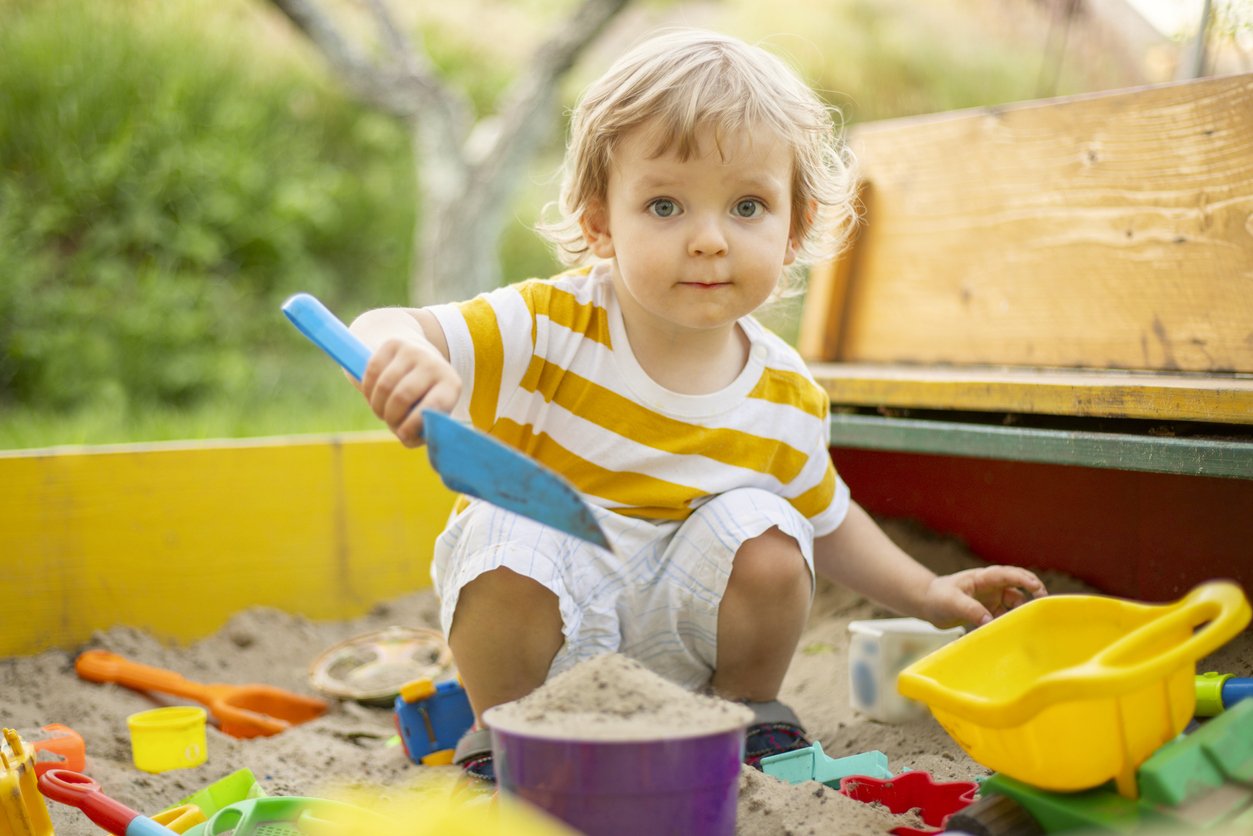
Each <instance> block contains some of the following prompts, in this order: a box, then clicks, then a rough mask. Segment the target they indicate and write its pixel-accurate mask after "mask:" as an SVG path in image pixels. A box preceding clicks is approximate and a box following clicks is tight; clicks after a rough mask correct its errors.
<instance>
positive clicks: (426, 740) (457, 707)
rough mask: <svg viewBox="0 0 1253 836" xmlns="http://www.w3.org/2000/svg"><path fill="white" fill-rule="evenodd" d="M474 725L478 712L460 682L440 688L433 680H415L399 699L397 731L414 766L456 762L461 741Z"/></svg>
mask: <svg viewBox="0 0 1253 836" xmlns="http://www.w3.org/2000/svg"><path fill="white" fill-rule="evenodd" d="M473 725H474V710H473V709H471V708H470V700H469V698H468V697H466V689H465V688H463V687H461V683H460V682H457V681H456V680H448V681H447V682H441V683H439V684H438V685H436V684H434V683H433V682H431V680H429V679H415V680H414V681H413V682H410V683H409V684H407V685H405V686H404V687H403V688H401V689H400V694H399V695H398V696H397V697H396V729H397V730H398V731H399V732H400V742H401V743H403V744H404V746H405V754H406V755H408V756H409V760H411V761H413V762H414V763H420V764H424V765H426V766H442V765H446V764H450V763H452V756H453V750H454V749H455V748H456V746H457V741H458V740H460V739H461V736H462V735H463V734H465V733H466V732H467V731H469V730H470V727H471V726H473Z"/></svg>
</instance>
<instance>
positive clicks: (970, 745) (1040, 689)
mask: <svg viewBox="0 0 1253 836" xmlns="http://www.w3.org/2000/svg"><path fill="white" fill-rule="evenodd" d="M1250 614H1251V613H1250V608H1249V602H1248V599H1247V598H1246V597H1245V595H1244V592H1243V591H1242V590H1241V589H1240V587H1239V586H1238V585H1236V584H1234V583H1231V582H1229V581H1212V582H1209V583H1204V584H1201V585H1200V586H1198V587H1196V588H1195V589H1193V590H1192V591H1191V592H1190V593H1188V594H1187V595H1186V596H1184V597H1183V598H1181V599H1180V600H1178V601H1175V602H1173V603H1170V604H1143V603H1138V602H1133V601H1125V600H1120V599H1117V598H1108V597H1103V596H1096V595H1051V596H1048V597H1046V598H1040V599H1037V600H1035V601H1031V602H1029V603H1027V604H1024V605H1023V606H1021V607H1019V608H1018V609H1016V610H1013V611H1011V612H1009V613H1007V614H1005V615H1003V616H1001V617H1000V618H998V619H996V620H995V621H992V622H991V623H990V624H987V625H984V626H983V627H980V628H979V629H977V630H974V631H973V632H971V633H969V634H967V635H965V636H963V637H962V638H959V639H957V640H956V641H954V642H953V643H951V644H949V645H947V646H945V647H942V648H940V649H939V650H937V651H935V652H934V653H932V654H930V655H928V656H925V657H923V658H922V659H920V660H918V661H917V662H915V663H913V664H912V665H910V666H909V667H908V668H906V669H905V670H904V671H902V672H901V674H900V675H899V677H898V678H897V687H898V688H899V689H900V692H901V694H903V695H904V696H906V697H910V698H912V699H916V700H918V701H920V702H922V703H925V704H926V705H927V706H928V707H929V708H930V709H931V712H932V714H934V715H935V718H936V720H938V721H939V723H940V725H941V726H943V727H944V729H945V731H947V732H948V733H949V735H950V736H951V737H952V738H953V740H954V741H956V742H957V743H958V745H960V746H961V747H962V748H963V749H964V750H965V751H966V752H967V754H969V755H970V757H971V758H973V759H974V760H976V761H978V762H979V763H981V764H983V765H984V766H986V767H988V768H989V769H992V770H995V771H997V772H1000V773H1003V774H1005V775H1008V776H1009V777H1011V778H1015V779H1017V780H1019V781H1023V782H1024V783H1027V784H1031V785H1032V786H1035V787H1039V788H1041V789H1045V790H1052V791H1056V792H1071V791H1077V790H1084V789H1090V788H1092V787H1097V786H1100V785H1101V784H1104V783H1106V782H1107V781H1109V780H1111V779H1114V780H1115V781H1116V782H1117V786H1118V792H1119V794H1120V795H1122V796H1124V797H1127V798H1136V797H1138V795H1139V793H1138V789H1137V786H1136V778H1135V773H1136V769H1137V768H1138V767H1139V766H1140V764H1141V763H1142V762H1143V761H1144V760H1145V759H1147V758H1148V757H1149V755H1151V754H1152V753H1153V752H1154V751H1156V750H1157V749H1158V748H1160V747H1161V746H1162V745H1164V744H1165V743H1168V742H1169V741H1170V740H1172V739H1173V738H1174V737H1175V736H1177V735H1178V734H1179V733H1180V732H1181V731H1182V730H1183V728H1184V726H1186V725H1187V724H1188V722H1189V721H1190V720H1191V719H1192V716H1193V710H1194V708H1195V706H1196V686H1195V679H1194V678H1195V675H1196V662H1197V660H1198V659H1200V658H1201V657H1203V656H1205V655H1206V654H1208V653H1210V652H1211V651H1213V650H1215V649H1216V648H1218V647H1220V646H1221V645H1223V644H1224V643H1226V642H1227V641H1228V640H1229V639H1231V638H1232V637H1233V636H1235V635H1236V634H1237V633H1239V632H1240V630H1242V629H1243V628H1244V626H1245V625H1246V624H1248V623H1249V619H1250Z"/></svg>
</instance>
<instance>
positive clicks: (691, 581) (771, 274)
mask: <svg viewBox="0 0 1253 836" xmlns="http://www.w3.org/2000/svg"><path fill="white" fill-rule="evenodd" d="M851 194H852V183H851V174H850V172H849V168H848V162H847V158H846V155H845V152H844V150H843V148H842V146H841V145H840V143H839V140H838V136H837V132H836V127H835V124H834V120H833V117H832V110H831V109H830V108H829V107H827V106H825V105H824V104H823V103H822V102H821V101H820V100H819V99H818V98H817V97H816V96H815V95H814V94H813V92H812V91H811V90H809V89H808V88H807V87H806V85H804V84H803V83H802V82H801V81H800V80H799V79H798V78H797V77H796V75H795V74H794V73H793V72H792V71H791V70H789V69H788V68H787V66H786V65H785V64H783V63H782V62H781V61H780V60H779V59H778V58H776V57H774V56H772V55H771V54H770V53H768V52H766V51H764V50H762V49H759V48H757V47H754V46H750V45H747V44H745V43H743V42H742V41H739V40H736V39H734V38H730V37H724V36H721V35H717V34H713V33H708V32H701V31H690V30H683V31H676V32H670V33H667V34H664V35H662V36H659V37H655V38H652V39H650V40H648V41H646V42H644V43H643V44H642V45H640V46H639V47H637V48H636V49H634V50H633V51H631V52H629V53H628V54H626V55H625V56H623V57H622V58H621V59H620V60H619V61H618V62H617V63H616V64H615V65H614V66H613V67H612V68H611V69H610V70H609V71H608V72H607V73H606V74H605V75H604V76H603V77H602V78H601V79H600V80H598V81H596V82H595V83H594V84H593V85H592V86H591V87H590V89H588V91H587V92H586V93H585V94H584V96H583V98H582V99H581V101H580V102H579V104H578V106H577V108H576V109H575V111H574V114H573V122H572V126H571V135H570V141H569V148H568V153H567V158H566V165H565V172H564V182H563V185H562V193H561V202H560V209H561V217H560V218H559V219H558V220H557V221H556V222H555V223H553V224H551V225H549V226H548V227H547V228H546V229H545V231H546V233H547V234H548V235H549V236H550V237H551V238H552V239H553V240H554V241H555V242H556V244H557V245H558V248H559V250H560V252H561V253H562V254H563V256H564V257H565V260H566V261H567V262H568V263H569V264H571V265H573V267H572V269H570V270H569V271H567V272H564V273H562V274H560V275H558V276H556V277H555V278H551V279H546V280H538V279H535V280H530V281H525V282H522V283H520V284H515V285H512V286H509V287H505V288H501V289H498V290H495V291H492V292H490V293H486V294H482V295H480V296H478V297H476V298H474V299H471V300H469V301H464V302H458V303H451V304H439V305H432V306H430V307H426V308H419V309H401V308H383V309H378V310H373V311H369V312H367V313H365V314H363V315H362V316H361V317H359V318H358V319H357V320H356V321H355V322H354V323H353V324H352V331H353V332H354V333H355V334H357V335H358V336H359V337H360V338H361V339H362V340H363V341H364V342H365V343H366V344H367V345H369V346H370V347H371V349H372V350H373V352H374V354H373V356H372V358H371V359H370V362H369V366H368V368H367V371H366V374H365V376H364V379H363V380H362V382H361V384H360V385H361V390H362V392H363V393H364V395H365V397H366V398H367V399H368V400H369V402H370V405H371V407H372V409H373V410H374V412H375V413H376V414H377V415H378V416H379V417H380V418H381V419H382V420H383V421H385V422H386V423H387V425H388V426H389V427H390V428H391V430H392V431H393V432H394V433H395V434H396V436H397V437H398V438H399V439H400V440H401V441H402V442H404V443H405V444H406V445H409V446H414V445H417V444H420V443H421V432H422V421H421V416H420V414H419V408H431V409H437V410H440V411H445V412H449V413H451V414H452V415H453V416H454V417H457V418H459V419H462V420H467V421H469V422H471V423H472V424H473V425H474V426H475V427H477V428H479V429H480V430H483V431H485V432H487V433H489V434H491V435H493V436H494V437H496V438H498V439H500V440H502V441H504V442H506V443H508V444H510V445H512V446H514V447H516V448H518V449H519V450H522V451H523V452H525V453H527V454H528V455H530V456H532V457H533V458H535V459H536V460H538V461H539V462H542V463H543V464H545V465H547V466H549V467H551V468H553V469H555V470H557V471H558V472H560V473H562V474H563V475H564V476H565V477H566V478H567V479H569V481H570V482H571V483H573V485H574V486H575V487H576V488H577V489H578V490H579V491H580V492H581V493H582V494H583V495H584V497H585V498H586V499H587V500H588V502H589V503H590V504H591V505H592V506H593V510H594V512H595V513H596V515H597V517H598V520H599V522H600V524H601V527H602V528H603V529H604V531H605V533H606V535H607V537H608V538H609V541H610V542H611V543H612V544H613V550H612V551H609V550H605V549H602V548H599V547H596V546H591V545H589V544H587V543H584V542H583V541H581V540H578V539H575V538H573V537H570V536H567V535H565V534H563V533H561V532H558V531H556V530H554V529H551V528H548V527H545V526H542V525H540V524H538V523H535V522H533V521H531V520H528V519H525V518H523V517H520V516H518V515H515V514H512V513H510V512H508V511H504V510H501V509H499V508H496V507H494V506H492V505H489V504H487V503H484V502H482V501H479V500H464V499H463V500H462V501H460V502H459V504H458V507H457V508H456V510H455V512H454V514H453V516H452V518H451V519H450V522H449V524H448V526H447V528H446V529H445V531H444V532H443V533H442V534H441V535H440V537H439V539H438V541H437V543H436V546H435V556H434V564H433V566H432V574H433V577H434V580H435V588H436V591H437V593H438V595H439V596H440V602H441V619H442V623H443V628H444V630H445V631H446V633H447V635H448V641H449V645H450V646H451V648H452V651H453V655H454V657H455V660H456V664H457V667H458V670H459V672H460V675H461V678H462V681H463V683H464V684H465V688H466V691H467V693H468V695H469V698H470V702H471V705H472V706H473V708H474V711H475V714H476V716H481V715H482V712H483V711H485V710H486V709H488V708H490V707H492V706H494V705H498V704H500V703H503V702H506V701H509V700H514V699H517V698H520V697H522V696H525V695H526V694H528V693H530V692H531V691H533V690H534V689H536V688H537V687H539V686H540V685H542V684H543V683H544V682H545V680H546V679H547V678H548V677H550V676H552V675H554V674H556V673H558V672H560V671H563V670H565V669H567V668H569V667H571V666H572V665H574V664H576V663H577V662H579V661H581V660H583V659H586V658H589V657H591V656H594V655H596V654H601V653H609V652H620V653H623V654H625V655H627V656H629V657H631V658H634V659H637V660H638V661H640V662H641V663H642V664H644V665H645V666H647V667H648V668H650V669H651V670H653V671H655V672H656V673H658V674H660V675H662V676H664V677H666V678H668V679H670V680H673V681H674V682H677V683H679V684H681V685H683V686H686V687H688V688H690V689H708V690H710V691H712V692H713V693H715V694H718V695H720V696H722V697H725V698H727V699H731V700H737V701H742V702H744V703H745V704H747V705H748V706H749V707H750V708H751V709H752V710H753V712H754V716H755V721H754V724H753V725H752V726H751V727H750V729H749V734H748V739H747V761H748V762H749V763H752V764H754V765H756V763H757V761H759V760H760V759H761V758H762V757H764V756H766V755H770V754H775V753H778V752H782V751H788V750H790V749H794V748H799V747H802V746H807V745H809V740H808V739H807V735H806V732H805V731H804V729H803V728H802V726H801V724H800V721H799V720H798V719H797V717H796V715H795V714H794V713H793V712H792V711H791V710H790V709H789V708H788V707H787V706H785V705H783V704H782V703H780V702H779V701H778V699H777V697H778V693H779V687H780V685H781V683H782V682H783V677H784V674H785V673H786V672H787V669H788V664H789V662H790V661H791V658H792V655H793V653H794V651H795V649H796V646H797V643H798V641H799V639H800V635H801V630H802V628H803V626H804V624H805V620H806V617H807V613H808V609H809V604H810V600H811V596H812V594H813V590H814V579H815V575H823V576H825V577H828V578H831V579H832V580H834V581H837V582H839V583H841V584H845V585H847V586H849V587H851V588H852V589H854V590H856V591H858V592H860V593H862V594H864V595H866V596H868V597H870V598H872V599H874V600H875V601H877V602H879V603H881V604H883V605H884V606H886V607H889V608H891V609H892V610H895V611H897V612H900V613H902V614H905V615H913V616H918V617H921V618H924V619H927V620H928V621H930V622H932V623H934V624H936V625H940V626H949V625H953V624H957V623H963V622H964V623H969V624H974V625H978V624H981V623H984V622H986V621H988V620H990V619H991V618H992V617H993V616H995V615H997V614H999V613H1001V612H1003V611H1004V610H1006V609H1008V608H1010V607H1013V606H1016V605H1017V604H1019V603H1021V602H1022V601H1023V600H1025V599H1026V597H1028V596H1037V595H1043V594H1045V590H1044V587H1043V585H1042V584H1041V583H1040V581H1039V580H1038V579H1037V578H1036V577H1035V576H1034V575H1033V574H1031V573H1030V572H1028V571H1026V570H1024V569H1019V568H1015V567H1008V566H991V567H987V568H981V569H974V570H969V571H965V572H958V573H955V574H952V575H946V576H936V575H935V574H934V573H932V572H931V571H930V570H928V569H926V568H925V567H923V566H922V565H921V564H919V563H917V562H916V561H914V560H913V559H912V558H911V557H909V556H908V555H907V554H905V553H904V552H903V551H902V550H901V549H899V548H898V547H897V546H896V545H895V544H894V543H893V542H892V541H891V540H890V539H889V538H888V537H887V536H886V535H885V534H884V533H883V531H882V530H881V529H880V528H879V527H878V526H877V525H876V524H875V522H874V521H873V520H872V518H871V517H870V516H869V515H868V514H867V513H866V512H865V511H864V510H862V509H861V508H860V507H859V506H858V505H857V504H856V503H855V502H854V501H852V499H851V498H850V495H849V489H848V487H847V486H846V485H845V484H844V482H843V481H842V480H841V479H840V477H839V476H838V474H837V473H836V471H835V468H834V466H833V464H832V460H831V457H830V453H829V449H828V444H829V425H828V409H829V399H828V397H827V395H826V394H825V392H824V391H823V390H822V389H821V388H820V387H819V386H817V385H816V384H815V383H814V381H813V379H812V378H811V376H810V375H809V373H808V371H807V369H806V366H805V363H804V362H803V361H802V360H801V358H800V357H799V356H798V355H797V353H796V352H795V350H793V349H792V348H791V347H790V346H789V345H788V344H787V343H785V342H784V341H783V340H781V339H779V338H778V337H776V336H775V335H773V334H772V333H770V332H769V331H767V330H766V329H765V328H763V327H762V326H761V325H760V324H758V322H757V321H756V320H755V319H754V318H753V316H752V314H753V312H754V311H755V310H757V309H758V308H759V307H761V306H762V305H763V304H765V303H766V302H768V301H770V300H771V299H773V298H774V297H775V296H776V295H777V294H778V293H779V292H780V290H781V285H782V284H783V283H784V282H786V280H787V278H788V272H789V270H790V269H793V268H794V266H795V265H798V264H800V263H804V261H806V260H811V259H813V258H817V257H824V256H829V255H830V254H831V253H832V252H833V250H834V249H835V248H836V247H838V245H839V244H840V243H841V240H840V239H841V238H842V237H843V234H844V232H845V231H847V229H848V228H849V227H850V225H851V224H852V222H853V219H854V210H853V205H852V196H851ZM456 761H457V762H458V763H459V764H461V765H462V766H463V767H464V768H465V769H466V770H467V771H468V772H470V773H472V774H474V775H478V776H480V777H483V778H487V779H491V778H492V777H493V770H492V764H491V743H490V736H489V735H488V734H487V733H486V730H485V729H483V728H481V727H476V729H475V730H473V731H471V732H470V733H469V734H468V735H467V736H466V737H465V738H464V739H463V740H462V741H461V744H460V745H459V746H458V747H457V753H456Z"/></svg>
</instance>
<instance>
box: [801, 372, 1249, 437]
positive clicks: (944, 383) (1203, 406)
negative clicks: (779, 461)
mask: <svg viewBox="0 0 1253 836" xmlns="http://www.w3.org/2000/svg"><path fill="white" fill-rule="evenodd" d="M810 371H811V372H812V373H813V375H814V378H815V379H816V380H817V381H818V383H819V385H821V386H822V387H823V388H824V389H826V391H827V394H828V395H829V396H830V397H831V402H832V403H833V404H846V405H851V406H872V407H889V408H891V407H896V408H902V409H955V410H973V411H978V412H1017V413H1031V414H1045V415H1075V416H1091V417H1102V418H1147V419H1157V420H1167V421H1206V422H1215V423H1229V424H1245V425H1249V424H1253V375H1168V374H1153V373H1133V372H1122V373H1120V372H1094V371H1082V370H1062V369H1006V368H982V367H974V368H972V367H951V366H943V367H933V366H897V365H875V364H857V363H818V364H811V365H810Z"/></svg>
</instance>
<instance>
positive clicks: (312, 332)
mask: <svg viewBox="0 0 1253 836" xmlns="http://www.w3.org/2000/svg"><path fill="white" fill-rule="evenodd" d="M283 313H284V314H286V315H287V318H288V319H290V320H291V322H292V324H293V325H295V326H296V327H297V328H298V329H300V333H302V334H304V335H305V336H306V337H308V338H309V339H310V340H312V341H313V343H314V344H315V345H317V347H318V348H320V349H322V350H323V351H325V352H326V353H327V354H329V355H330V356H331V359H332V360H334V361H335V362H336V363H339V365H340V366H342V367H343V369H344V371H346V372H348V373H349V374H350V375H352V376H353V377H355V378H356V379H357V380H360V379H361V378H362V377H364V376H365V367H366V363H368V362H369V360H370V349H369V348H367V347H366V345H365V343H363V342H361V340H359V339H357V338H356V337H355V336H353V334H352V332H351V331H349V330H348V326H346V325H344V323H342V322H340V320H339V318H338V317H337V316H335V314H333V313H331V312H330V311H329V310H328V309H327V307H326V305H323V304H322V303H321V302H319V301H318V300H317V299H316V298H314V297H313V296H310V295H309V294H308V293H297V294H296V295H295V296H292V297H291V298H290V299H288V300H287V301H286V302H284V303H283Z"/></svg>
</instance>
